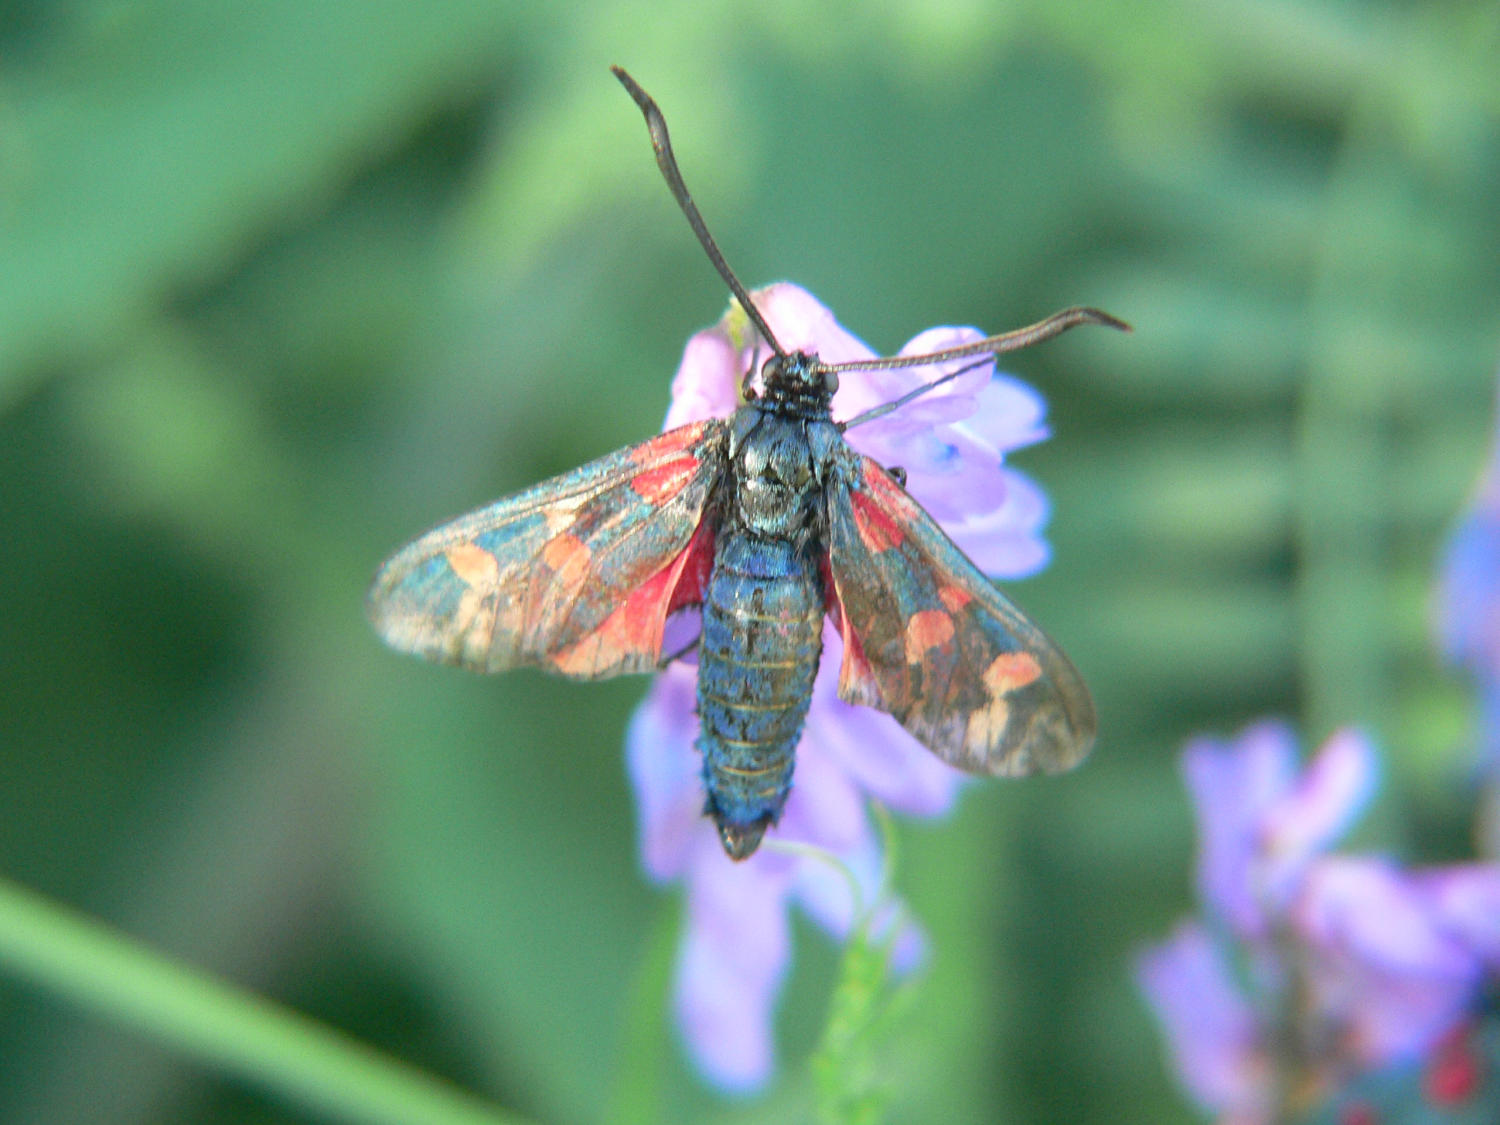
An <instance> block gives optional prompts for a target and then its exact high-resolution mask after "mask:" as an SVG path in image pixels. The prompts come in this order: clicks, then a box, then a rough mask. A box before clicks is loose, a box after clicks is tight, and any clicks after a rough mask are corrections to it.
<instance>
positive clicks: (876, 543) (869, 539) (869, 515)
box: [849, 490, 906, 555]
mask: <svg viewBox="0 0 1500 1125" xmlns="http://www.w3.org/2000/svg"><path fill="white" fill-rule="evenodd" d="M849 507H850V509H851V510H852V511H853V513H854V526H855V529H856V530H858V532H859V537H860V539H861V540H862V541H863V542H864V545H865V547H866V548H867V549H868V550H869V551H870V553H871V554H876V555H878V554H880V552H881V551H889V550H890V549H891V548H892V547H899V546H900V545H901V540H902V539H904V538H905V537H906V536H905V533H904V532H903V531H902V530H901V525H900V524H898V523H897V522H896V521H895V520H894V519H892V518H891V514H890V513H889V512H887V511H886V510H885V508H884V507H882V506H881V504H880V502H879V501H877V500H875V499H873V498H872V497H871V496H869V495H868V494H867V493H865V492H863V491H859V490H856V491H853V492H850V493H849Z"/></svg>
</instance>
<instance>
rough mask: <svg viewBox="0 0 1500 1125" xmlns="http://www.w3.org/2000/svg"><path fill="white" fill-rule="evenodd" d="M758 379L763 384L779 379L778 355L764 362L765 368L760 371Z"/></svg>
mask: <svg viewBox="0 0 1500 1125" xmlns="http://www.w3.org/2000/svg"><path fill="white" fill-rule="evenodd" d="M760 378H761V382H763V383H766V382H770V381H771V380H773V379H780V378H781V357H780V356H779V355H773V356H772V357H771V358H770V359H768V360H766V363H765V366H764V367H762V368H761V369H760Z"/></svg>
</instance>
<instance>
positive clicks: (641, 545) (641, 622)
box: [367, 419, 728, 680]
mask: <svg viewBox="0 0 1500 1125" xmlns="http://www.w3.org/2000/svg"><path fill="white" fill-rule="evenodd" d="M727 434H728V427H727V425H726V423H725V422H724V421H723V420H720V419H710V420H708V421H703V422H694V423H692V424H690V425H686V426H680V427H678V428H677V429H674V430H670V431H668V432H667V433H664V434H660V435H658V436H657V437H655V438H652V439H651V440H650V441H647V442H642V443H641V444H640V445H633V446H630V447H628V448H626V449H621V450H618V451H617V452H615V453H611V454H610V455H608V456H607V457H602V458H600V459H599V460H597V461H593V462H591V463H589V464H587V465H584V466H583V467H581V468H578V469H574V470H573V471H572V472H569V473H564V474H563V475H562V476H559V477H554V478H553V479H551V480H549V481H544V482H542V483H541V484H539V485H536V486H535V487H533V488H529V489H527V490H526V491H525V492H521V493H518V494H517V495H515V496H511V497H508V498H507V499H504V500H500V501H498V502H497V503H495V504H492V505H490V506H489V507H487V508H480V509H479V510H477V511H474V512H470V513H469V514H468V515H466V516H460V517H459V518H458V519H456V520H453V521H452V522H451V523H447V524H444V525H443V526H441V527H438V528H435V529H434V530H432V531H429V532H428V533H427V534H425V535H423V536H421V537H420V538H418V539H416V540H415V541H413V542H412V543H410V544H408V545H407V546H406V547H404V548H402V549H401V550H400V551H398V552H397V553H396V554H395V555H393V556H392V557H391V558H390V559H389V560H388V561H387V562H386V563H385V565H384V566H382V567H381V568H380V570H379V572H378V573H377V574H376V575H375V581H374V583H373V584H372V586H371V587H370V593H369V598H368V600H367V608H368V610H369V615H370V620H371V621H372V622H373V623H374V625H375V628H376V630H377V631H378V632H379V633H380V635H381V636H382V637H383V638H384V639H385V641H386V643H387V644H389V645H390V646H391V647H393V648H396V649H400V650H402V651H404V652H410V653H414V654H416V655H418V656H424V657H426V658H428V659H429V660H438V661H443V662H445V663H449V664H461V665H463V666H465V667H468V668H472V669H475V670H477V671H481V672H500V671H504V670H505V669H507V668H515V667H518V666H521V665H533V666H538V667H545V668H547V669H548V670H550V671H554V672H559V673H561V674H563V675H565V676H570V677H573V678H575V679H584V680H591V679H603V678H604V677H606V676H614V675H618V674H620V673H623V672H649V671H651V670H652V669H653V668H654V667H655V666H656V662H657V660H658V659H659V657H660V652H661V637H662V626H663V623H664V622H665V620H666V618H667V615H668V614H669V613H671V612H672V611H673V610H675V609H677V608H679V607H681V606H685V605H692V604H695V603H696V602H699V601H701V600H702V591H703V587H704V585H705V583H706V581H707V577H708V570H709V567H710V565H711V564H712V561H713V529H712V527H710V526H709V523H708V521H707V520H705V518H704V517H705V514H706V513H707V512H708V510H709V506H710V504H711V503H712V500H713V494H714V491H715V488H716V486H717V485H718V483H719V481H720V479H721V478H722V477H723V474H724V467H725V460H726V447H727Z"/></svg>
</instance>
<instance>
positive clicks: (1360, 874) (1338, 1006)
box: [1292, 858, 1482, 1066]
mask: <svg viewBox="0 0 1500 1125" xmlns="http://www.w3.org/2000/svg"><path fill="white" fill-rule="evenodd" d="M1292 922H1293V925H1294V926H1296V928H1297V932H1298V934H1299V936H1300V937H1301V939H1302V941H1303V942H1305V943H1306V946H1307V948H1308V951H1309V954H1310V956H1309V964H1308V970H1307V984H1308V987H1309V989H1310V990H1311V992H1312V995H1313V996H1314V997H1315V999H1316V1003H1317V1006H1318V1010H1319V1018H1320V1020H1321V1021H1322V1022H1323V1023H1324V1024H1325V1025H1326V1026H1329V1027H1333V1028H1337V1029H1339V1032H1340V1034H1341V1036H1342V1037H1343V1038H1344V1039H1345V1040H1346V1041H1347V1045H1348V1049H1349V1050H1350V1052H1351V1053H1352V1054H1353V1055H1354V1056H1355V1057H1356V1058H1357V1059H1358V1060H1359V1061H1360V1062H1361V1063H1362V1064H1363V1065H1365V1066H1380V1065H1385V1064H1387V1063H1392V1062H1399V1061H1407V1060H1411V1059H1414V1058H1418V1057H1420V1056H1421V1055H1423V1054H1425V1053H1426V1052H1427V1051H1428V1050H1430V1049H1431V1048H1432V1047H1433V1046H1434V1045H1435V1044H1436V1043H1437V1041H1438V1040H1439V1039H1440V1038H1442V1036H1443V1035H1445V1034H1446V1033H1447V1032H1448V1031H1449V1030H1451V1029H1452V1028H1453V1027H1454V1025H1455V1024H1457V1023H1458V1022H1459V1021H1460V1020H1462V1019H1463V1017H1464V1016H1465V1015H1466V1014H1467V1012H1468V1011H1469V1007H1470V1005H1471V1004H1472V1002H1473V1000H1474V996H1475V994H1476V991H1477V989H1478V986H1479V983H1480V979H1481V974H1482V966H1481V964H1480V962H1479V960H1478V958H1476V957H1475V956H1474V955H1473V953H1472V951H1471V950H1468V949H1466V948H1465V947H1464V945H1463V944H1462V942H1460V941H1458V940H1455V938H1454V936H1453V935H1451V934H1448V933H1445V932H1444V931H1443V928H1442V926H1441V925H1440V920H1439V919H1438V918H1437V917H1435V916H1434V914H1433V912H1432V910H1431V902H1430V899H1429V897H1428V896H1427V895H1425V894H1424V893H1422V891H1421V889H1420V888H1419V887H1418V886H1417V885H1416V884H1415V883H1414V882H1413V880H1412V879H1411V878H1410V877H1409V875H1408V874H1407V873H1406V872H1403V871H1400V870H1399V869H1397V868H1395V867H1393V866H1391V865H1390V864H1388V863H1385V862H1384V861H1381V860H1377V859H1367V858H1347V859H1346V858H1333V859H1324V860H1320V861H1319V862H1318V863H1316V864H1315V865H1314V866H1313V867H1312V869H1311V870H1310V871H1309V872H1308V876H1307V882H1306V885H1305V886H1304V887H1303V888H1302V892H1301V894H1300V896H1299V901H1298V903H1297V907H1296V909H1295V910H1294V912H1293V915H1292Z"/></svg>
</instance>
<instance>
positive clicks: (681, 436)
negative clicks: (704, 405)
mask: <svg viewBox="0 0 1500 1125" xmlns="http://www.w3.org/2000/svg"><path fill="white" fill-rule="evenodd" d="M706 429H708V422H707V421H703V422H692V423H689V424H688V425H686V426H678V427H677V428H676V429H675V430H668V431H667V432H666V433H664V434H657V435H656V436H655V437H654V438H651V439H650V440H649V441H643V442H641V444H640V445H638V446H636V447H635V448H634V449H633V450H631V453H630V459H631V460H632V461H634V462H635V463H636V464H637V465H654V464H656V463H657V462H658V461H661V460H662V459H663V458H665V457H669V456H671V455H672V454H673V453H680V452H682V451H683V450H685V449H687V448H688V447H689V446H691V445H696V444H697V443H698V441H699V440H701V439H702V437H703V431H704V430H706Z"/></svg>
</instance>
